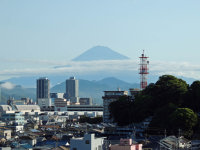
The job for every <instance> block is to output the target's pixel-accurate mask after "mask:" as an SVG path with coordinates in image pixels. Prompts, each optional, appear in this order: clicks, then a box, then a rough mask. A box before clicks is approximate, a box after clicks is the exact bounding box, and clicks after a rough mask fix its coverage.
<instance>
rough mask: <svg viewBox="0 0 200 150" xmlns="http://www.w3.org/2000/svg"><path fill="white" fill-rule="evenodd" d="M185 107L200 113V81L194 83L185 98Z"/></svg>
mask: <svg viewBox="0 0 200 150" xmlns="http://www.w3.org/2000/svg"><path fill="white" fill-rule="evenodd" d="M185 107H189V108H191V109H192V110H194V111H195V112H200V81H194V82H193V83H192V84H191V85H190V87H189V91H188V93H187V96H186V97H185Z"/></svg>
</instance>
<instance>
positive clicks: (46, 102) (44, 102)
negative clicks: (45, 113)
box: [38, 98, 52, 108]
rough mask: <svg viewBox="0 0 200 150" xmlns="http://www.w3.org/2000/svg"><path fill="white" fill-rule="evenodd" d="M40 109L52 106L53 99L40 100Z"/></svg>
mask: <svg viewBox="0 0 200 150" xmlns="http://www.w3.org/2000/svg"><path fill="white" fill-rule="evenodd" d="M38 105H39V106H40V108H43V107H49V106H52V103H51V98H38Z"/></svg>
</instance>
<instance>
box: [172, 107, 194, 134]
mask: <svg viewBox="0 0 200 150" xmlns="http://www.w3.org/2000/svg"><path fill="white" fill-rule="evenodd" d="M169 122H170V124H171V125H172V127H173V129H175V130H177V129H179V128H180V129H181V130H182V131H184V133H185V136H191V133H192V129H193V128H194V127H195V126H196V125H197V123H198V116H197V115H196V114H195V113H194V112H193V110H191V109H189V108H177V109H176V110H175V111H174V112H173V113H172V114H171V115H170V119H169Z"/></svg>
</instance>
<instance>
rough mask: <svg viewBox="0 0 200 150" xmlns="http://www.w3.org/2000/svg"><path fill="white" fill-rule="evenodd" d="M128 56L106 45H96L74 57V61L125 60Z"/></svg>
mask: <svg viewBox="0 0 200 150" xmlns="http://www.w3.org/2000/svg"><path fill="white" fill-rule="evenodd" d="M124 59H129V58H128V57H126V56H124V55H122V54H120V53H117V52H115V51H113V50H112V49H110V48H108V47H104V46H95V47H93V48H91V49H89V50H87V51H86V52H84V53H83V54H81V55H80V56H78V57H76V58H74V59H73V61H93V60H124Z"/></svg>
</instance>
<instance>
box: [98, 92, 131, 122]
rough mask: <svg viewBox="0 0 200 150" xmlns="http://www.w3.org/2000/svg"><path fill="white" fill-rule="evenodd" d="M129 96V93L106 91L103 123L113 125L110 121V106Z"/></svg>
mask: <svg viewBox="0 0 200 150" xmlns="http://www.w3.org/2000/svg"><path fill="white" fill-rule="evenodd" d="M126 95H128V91H104V96H103V97H102V98H103V122H104V123H112V122H113V120H112V119H110V112H109V105H110V103H112V102H114V101H117V100H118V99H119V98H120V97H121V96H126Z"/></svg>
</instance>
